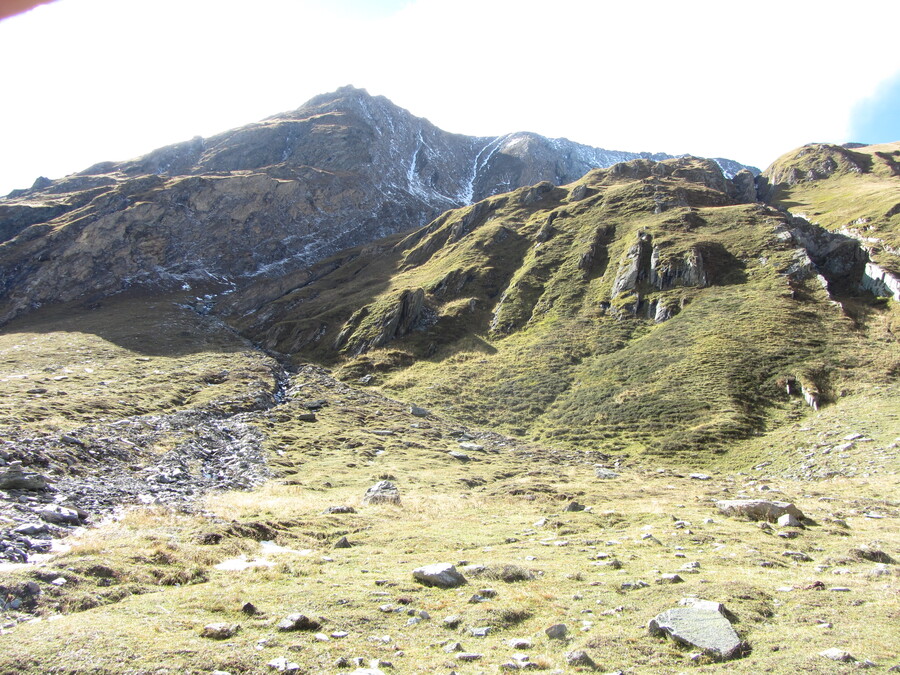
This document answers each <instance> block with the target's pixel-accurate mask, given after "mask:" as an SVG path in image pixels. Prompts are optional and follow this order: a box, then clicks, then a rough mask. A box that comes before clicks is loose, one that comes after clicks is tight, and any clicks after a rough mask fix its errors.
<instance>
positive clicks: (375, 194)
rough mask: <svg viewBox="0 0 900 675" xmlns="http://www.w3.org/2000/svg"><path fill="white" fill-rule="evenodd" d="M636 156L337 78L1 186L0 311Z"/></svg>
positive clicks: (142, 281) (316, 250)
mask: <svg viewBox="0 0 900 675" xmlns="http://www.w3.org/2000/svg"><path fill="white" fill-rule="evenodd" d="M637 157H652V158H653V159H664V158H666V157H668V155H663V154H657V155H649V154H647V153H627V152H612V151H606V150H600V149H597V148H590V147H587V146H583V145H579V144H577V143H573V142H571V141H568V140H565V139H547V138H543V137H541V136H538V135H536V134H529V133H516V134H508V135H505V136H501V137H497V138H479V137H471V136H462V135H459V134H451V133H447V132H445V131H442V130H440V129H438V128H437V127H435V126H434V125H432V124H430V123H429V122H428V121H427V120H424V119H421V118H418V117H415V116H413V115H411V114H410V113H409V112H407V111H406V110H403V109H402V108H399V107H397V106H396V105H394V104H393V103H391V102H390V101H388V100H387V99H385V98H383V97H373V96H370V95H369V94H367V93H366V92H365V91H364V90H360V89H354V88H352V87H344V88H342V89H339V90H337V91H336V92H333V93H331V94H326V95H322V96H318V97H316V98H313V99H312V100H310V101H309V102H307V103H306V104H304V105H303V106H301V107H300V108H299V109H297V110H294V111H291V112H286V113H281V114H278V115H274V116H272V117H269V118H267V119H265V120H262V121H261V122H258V123H255V124H250V125H247V126H244V127H240V128H238V129H233V130H231V131H227V132H225V133H222V134H219V135H217V136H213V137H211V138H205V139H204V138H195V139H193V140H190V141H187V142H184V143H178V144H175V145H171V146H168V147H165V148H161V149H159V150H155V151H153V152H151V153H149V154H147V155H145V156H143V157H140V158H138V159H134V160H131V161H125V162H102V163H99V164H95V165H94V166H91V167H89V168H88V169H85V170H84V171H82V172H80V173H78V174H73V175H71V176H67V177H65V178H62V179H59V180H55V181H48V180H46V179H43V180H40V179H39V180H38V181H36V182H35V184H34V185H33V186H32V187H31V188H30V189H27V190H16V191H14V192H13V193H11V194H10V195H8V196H7V197H6V198H3V199H0V323H3V322H5V321H7V320H9V319H10V318H11V317H13V316H15V315H17V314H19V313H22V312H23V311H26V310H27V309H28V308H30V307H32V306H34V305H36V304H44V303H47V302H53V301H68V300H73V299H76V298H81V297H88V298H97V297H102V296H104V295H109V294H112V293H116V292H119V291H121V290H123V289H126V288H130V287H134V286H150V287H153V288H158V287H168V288H179V287H181V286H182V285H183V284H191V285H198V284H199V285H203V286H204V287H206V288H208V289H221V288H225V287H227V286H228V284H230V283H234V282H239V281H240V280H242V279H247V278H258V277H277V276H278V275H279V273H281V272H284V271H285V270H289V269H301V268H303V267H306V266H309V265H311V264H313V263H315V262H316V261H318V260H321V259H323V258H325V257H327V256H329V255H331V254H333V253H335V252H337V251H339V250H341V249H343V248H347V247H350V246H354V245H358V244H363V243H366V242H369V241H372V240H375V239H377V238H379V237H384V236H386V235H390V234H393V233H395V232H401V231H405V230H409V229H412V228H414V227H417V226H420V225H423V224H425V223H426V222H428V221H429V220H431V219H432V218H434V217H435V216H437V215H438V214H439V213H441V212H442V211H444V210H446V209H449V208H453V207H459V206H464V205H466V204H470V203H472V202H474V201H477V200H479V199H482V198H484V197H487V196H489V195H493V194H496V193H499V192H503V191H506V190H509V189H513V188H516V187H520V186H523V185H530V184H534V183H538V182H540V181H551V182H554V183H556V184H561V183H567V182H571V181H574V180H576V179H578V178H580V177H581V176H582V175H583V174H585V173H586V172H587V171H589V170H590V169H592V168H595V167H606V166H610V165H612V164H614V163H616V162H621V161H626V160H630V159H634V158H637ZM733 168H734V167H732V169H733ZM727 170H730V169H727Z"/></svg>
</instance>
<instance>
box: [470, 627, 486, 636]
mask: <svg viewBox="0 0 900 675" xmlns="http://www.w3.org/2000/svg"><path fill="white" fill-rule="evenodd" d="M469 633H470V634H471V635H472V637H487V636H488V635H490V634H491V627H490V626H479V627H478V628H473V629H472V630H470V631H469Z"/></svg>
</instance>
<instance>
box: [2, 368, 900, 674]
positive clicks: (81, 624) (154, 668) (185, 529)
mask: <svg viewBox="0 0 900 675" xmlns="http://www.w3.org/2000/svg"><path fill="white" fill-rule="evenodd" d="M295 385H297V386H295V388H294V389H293V390H292V397H291V399H290V401H289V402H288V403H287V404H285V405H284V406H281V407H279V408H277V409H275V410H273V411H271V412H270V413H269V414H268V415H266V416H264V417H262V418H260V419H259V420H258V424H259V426H260V428H262V429H265V430H266V432H267V433H268V435H269V439H270V441H269V442H270V448H271V449H272V450H273V461H274V462H275V463H276V465H277V466H279V467H280V471H281V472H282V477H281V479H280V480H277V481H275V482H273V483H270V484H269V485H267V486H266V487H264V488H262V489H260V490H257V491H255V492H252V493H245V494H240V493H231V494H225V495H219V496H212V497H210V498H209V499H208V500H207V502H206V505H205V508H206V512H205V515H204V516H200V515H197V516H186V515H178V514H168V513H165V512H161V511H154V510H142V511H137V512H132V513H131V514H129V515H128V516H126V517H125V518H123V519H122V520H120V521H118V522H111V523H108V524H106V525H104V526H102V527H101V528H99V529H97V530H93V531H90V532H87V533H85V534H84V535H82V536H80V537H77V538H75V539H74V540H72V543H73V544H74V546H73V549H72V551H71V552H70V553H68V554H65V555H63V556H61V557H59V558H57V559H56V560H55V561H53V562H52V563H50V564H48V565H47V566H45V567H42V568H39V569H36V570H35V569H31V570H24V571H19V572H16V573H14V575H13V576H12V577H11V576H10V575H9V574H6V576H5V578H4V582H5V583H9V582H10V581H11V580H15V579H22V580H24V579H26V578H31V579H35V578H37V579H39V581H40V583H41V586H42V587H43V588H44V596H43V598H42V601H41V610H40V611H42V612H43V613H45V614H46V615H47V616H49V617H52V618H53V619H54V620H52V621H42V622H39V623H32V624H22V625H20V626H18V627H17V628H15V629H14V630H13V631H12V632H11V633H9V634H8V635H2V636H0V645H2V649H0V673H48V672H72V673H94V674H95V675H100V674H104V673H114V672H115V673H118V672H123V671H124V672H130V673H136V674H137V673H151V672H159V669H168V670H169V672H181V673H191V674H193V673H197V674H199V673H208V672H210V671H211V670H212V669H214V668H215V669H221V670H226V671H228V672H231V673H265V672H269V670H268V668H267V666H266V664H267V663H268V662H269V661H270V660H272V659H274V658H276V657H279V656H286V657H288V659H289V660H293V661H297V662H298V663H300V664H301V665H302V666H303V672H308V673H317V672H349V671H351V670H352V669H353V668H352V667H343V668H341V667H338V666H336V665H335V664H336V661H337V660H338V659H339V658H341V657H345V658H348V659H349V658H353V657H357V656H360V657H363V658H365V659H367V660H368V659H376V658H377V659H382V660H384V661H390V662H392V663H393V664H394V671H395V672H406V673H433V672H444V671H449V670H451V669H455V670H456V671H457V672H458V673H461V674H469V673H471V674H474V673H493V672H499V670H498V666H499V664H501V663H503V662H505V661H508V660H509V658H510V656H511V655H512V654H513V653H514V652H516V651H522V650H516V649H513V648H511V647H509V646H508V645H507V644H506V641H507V640H508V639H509V638H512V637H526V638H529V639H531V640H532V641H533V643H534V646H533V647H532V648H531V649H527V650H525V651H526V652H527V653H529V654H530V656H531V659H532V660H533V661H535V662H537V663H539V664H542V665H543V666H544V667H546V668H561V669H563V671H564V672H579V670H578V669H577V668H569V667H567V666H566V664H565V660H564V654H565V652H567V651H569V650H571V649H575V648H585V649H587V651H588V652H589V653H590V654H591V656H592V657H593V658H594V659H595V660H596V661H597V663H598V664H599V666H600V668H601V670H604V671H608V670H613V669H618V668H622V669H624V670H626V671H627V672H630V673H635V674H642V673H677V672H683V670H684V669H685V668H686V667H690V668H691V670H696V671H697V672H710V673H719V672H736V673H758V672H771V673H796V672H809V673H820V672H835V673H839V672H851V671H852V670H853V667H852V666H850V665H847V666H843V665H838V664H834V663H832V662H828V661H825V660H824V659H822V658H821V657H819V656H818V655H817V654H818V652H820V651H822V650H824V649H826V648H828V647H832V646H837V647H840V648H843V649H847V650H848V651H850V652H851V653H853V654H854V655H855V656H856V657H857V658H860V659H863V658H869V659H872V660H873V661H875V662H876V663H878V664H880V665H882V666H888V665H892V664H894V663H896V662H897V661H898V660H900V642H898V640H897V638H896V632H895V631H894V630H893V626H894V625H895V622H896V616H897V612H898V611H900V607H898V604H897V590H898V583H900V578H898V576H897V574H896V572H895V571H894V568H895V566H889V572H888V574H887V576H878V577H874V576H869V573H870V572H871V570H872V569H874V565H873V564H872V563H871V562H865V561H859V560H856V559H854V558H853V556H852V555H851V554H850V550H851V549H852V548H854V547H857V546H859V545H861V544H863V543H868V542H872V541H876V542H878V546H879V547H880V548H882V549H884V550H887V551H888V552H890V553H891V554H892V555H894V557H898V555H900V538H898V530H897V528H896V526H895V523H896V519H897V518H898V517H900V511H898V508H900V504H898V503H897V502H896V487H897V480H896V473H895V474H893V475H891V474H884V473H878V472H876V474H875V475H873V477H869V478H858V479H832V480H829V481H827V482H822V483H818V484H809V483H795V482H793V481H789V480H783V479H778V478H773V477H772V476H771V475H769V474H768V473H767V472H754V475H752V476H746V475H743V476H742V475H733V474H732V475H728V474H716V475H715V476H714V479H713V480H712V481H709V482H699V481H696V480H691V479H689V478H687V477H686V476H684V475H683V474H678V473H676V472H671V471H667V472H666V471H664V472H661V473H660V472H657V471H656V470H655V469H653V468H652V467H646V468H643V467H641V466H638V465H627V466H625V467H623V468H622V469H621V471H622V477H621V478H620V479H618V480H614V481H598V480H596V479H595V478H593V468H592V462H593V461H594V460H595V459H596V458H593V457H589V456H587V457H586V456H582V455H579V454H571V453H565V452H561V451H554V450H552V449H550V448H542V447H540V446H528V445H522V444H520V443H517V442H514V441H509V440H504V439H502V438H500V437H497V436H493V435H486V434H485V435H482V436H483V437H482V438H479V439H478V441H479V443H481V444H483V445H484V446H485V452H470V454H471V455H472V457H473V461H471V462H469V463H466V464H463V463H460V462H458V461H456V460H453V459H451V458H450V457H449V456H448V455H447V454H446V452H447V450H450V449H453V448H456V447H457V444H456V442H455V441H454V437H455V433H454V431H453V429H454V424H453V423H452V422H450V421H447V420H442V419H440V418H435V417H431V418H428V419H426V420H423V419H421V418H414V417H412V416H410V415H409V414H408V413H407V412H406V410H405V407H404V406H402V405H400V404H397V403H393V402H391V401H387V400H384V399H381V398H380V397H378V396H376V395H373V394H371V393H368V392H365V391H359V390H355V389H353V388H350V387H346V386H343V385H339V384H334V383H331V382H330V381H329V380H328V379H327V378H324V377H322V376H321V375H318V374H317V373H316V372H315V371H313V370H308V371H305V372H302V373H301V374H300V375H299V376H298V377H297V378H296V380H295ZM322 398H324V399H326V400H328V401H329V405H328V406H327V407H325V408H324V409H323V410H322V411H320V412H319V413H318V421H317V422H314V423H304V422H299V421H297V419H296V415H297V414H298V413H299V412H302V411H304V410H305V408H304V407H303V404H304V403H305V402H306V401H308V400H310V399H322ZM373 430H392V431H394V433H395V435H393V436H381V435H375V434H373V433H372V431H373ZM275 450H278V451H280V453H281V454H279V455H276V454H274V451H275ZM770 454H773V453H770ZM896 468H897V467H894V469H895V470H896ZM387 475H390V476H393V478H394V480H395V481H396V483H397V484H398V485H399V487H400V489H401V491H402V500H403V501H402V505H401V506H400V507H394V506H366V505H364V504H362V503H361V496H362V494H363V492H364V490H365V488H366V487H367V486H368V485H370V484H371V483H372V482H373V481H375V480H376V479H378V478H381V477H384V476H387ZM463 480H465V481H466V483H463V482H462V481H463ZM479 481H483V484H481V485H479ZM741 494H746V495H749V496H765V497H769V498H773V497H775V498H786V499H792V500H797V503H798V505H799V506H800V507H801V508H802V509H803V511H804V512H805V513H806V514H807V515H809V516H810V517H811V518H813V519H814V520H815V521H816V522H817V525H815V526H813V527H811V528H809V529H807V530H801V531H798V532H799V534H798V536H797V538H795V539H792V540H786V539H782V538H780V537H778V536H775V535H774V534H773V533H767V532H765V531H763V530H761V529H760V528H759V527H758V525H757V524H755V523H750V522H744V521H740V520H734V519H730V518H725V517H722V516H720V515H719V514H718V513H717V512H716V510H715V508H714V506H713V504H712V500H715V499H719V498H729V497H735V496H738V495H741ZM820 497H821V498H827V501H823V500H822V499H820ZM573 498H575V499H577V500H578V501H579V502H581V503H583V504H586V505H588V506H590V507H592V511H590V512H581V513H577V512H576V513H568V512H564V511H563V507H564V505H565V504H566V503H567V502H568V500H570V499H573ZM338 504H345V505H352V506H354V507H356V509H357V513H356V514H346V515H340V516H338V515H328V514H324V513H323V512H324V511H325V509H326V508H327V507H329V506H333V505H338ZM866 512H876V513H877V514H881V515H885V516H887V517H886V518H884V519H870V518H866V517H864V516H863V513H866ZM541 518H547V523H546V524H544V525H542V526H536V525H535V523H536V522H537V521H538V520H539V519H541ZM708 518H711V519H712V521H711V522H707V521H706V519H708ZM836 518H843V519H846V520H847V522H848V524H849V528H844V527H842V526H840V525H839V524H837V523H836V522H835V519H836ZM675 520H686V521H689V522H690V525H689V526H688V527H687V528H684V529H678V528H677V527H675V525H674V521H675ZM209 533H219V534H221V535H223V538H222V540H221V542H220V543H219V544H213V545H202V544H200V543H198V542H199V538H198V537H199V535H201V534H209ZM648 533H650V534H653V535H654V536H655V538H656V539H657V540H658V541H659V542H661V543H656V542H654V541H653V540H645V539H643V538H642V537H643V536H644V535H645V534H648ZM343 535H346V536H348V538H349V539H350V541H351V542H353V544H354V546H353V547H352V548H350V549H333V548H332V546H333V544H334V542H335V541H336V540H337V539H338V538H339V537H340V536H343ZM256 538H260V539H274V540H275V541H277V542H278V543H279V544H281V545H284V546H286V547H289V548H292V549H295V550H297V551H301V553H296V554H292V553H281V554H273V555H266V554H264V553H261V552H260V551H259V549H258V545H257V544H256V543H255V541H254V539H256ZM785 550H799V551H803V552H806V553H808V554H809V555H810V556H811V557H812V558H813V562H795V561H793V560H792V559H790V558H786V557H784V556H782V552H783V551H785ZM600 553H607V554H609V555H610V556H611V557H614V558H616V559H618V560H619V561H621V563H622V564H623V566H622V569H621V570H618V571H616V570H612V569H609V568H607V567H603V566H599V565H597V563H599V562H603V559H600V558H598V554H600ZM238 554H244V555H249V556H251V557H254V556H258V557H264V558H267V559H269V560H270V561H271V562H272V563H274V565H273V566H271V567H267V568H255V569H250V570H247V571H243V572H225V571H219V570H216V569H214V568H213V565H214V564H215V563H218V562H219V561H221V560H224V559H227V558H230V557H233V556H235V555H238ZM680 556H684V557H680ZM435 561H449V562H453V563H457V564H458V563H460V562H461V561H468V562H469V563H477V564H482V565H486V566H489V567H492V568H498V569H499V568H501V567H502V566H503V565H516V566H519V567H522V568H525V569H528V570H532V571H533V572H534V573H535V575H536V576H535V578H534V579H533V580H530V581H519V582H512V583H507V582H504V581H502V580H498V579H478V578H475V577H474V576H472V575H470V583H469V585H468V586H466V587H464V588H462V589H459V590H449V591H446V590H437V589H426V588H423V587H421V586H419V585H418V584H416V583H414V582H413V581H412V578H411V574H410V572H411V570H412V569H413V568H415V567H417V566H419V565H422V564H428V563H431V562H435ZM693 561H696V562H699V563H700V565H701V567H700V572H699V574H682V576H683V577H684V579H685V582H684V583H682V584H677V585H657V584H655V583H654V581H655V580H656V579H657V578H658V577H659V575H660V572H671V571H676V570H677V569H678V568H679V567H681V566H682V565H683V564H685V563H686V562H693ZM817 565H823V566H824V567H822V568H818V567H817ZM98 566H102V568H100V567H98ZM837 569H842V570H843V573H841V574H840V575H837V576H836V575H835V574H834V573H833V572H834V570H837ZM58 575H62V576H63V577H65V578H66V579H67V580H68V583H67V584H66V585H65V586H63V587H62V588H55V587H53V586H51V585H49V584H48V583H46V582H47V581H48V580H49V579H51V578H55V577H56V576H58ZM633 580H644V581H647V582H648V583H649V584H650V586H649V587H648V588H644V589H639V590H634V591H622V590H621V589H620V585H621V584H622V583H623V582H625V581H633ZM817 580H822V581H824V582H825V584H826V586H829V587H830V586H846V587H849V588H850V589H851V590H850V591H849V592H844V593H838V592H830V591H827V590H822V591H815V590H802V588H803V587H804V586H808V585H809V584H811V583H813V582H814V581H817ZM176 584H180V585H176ZM786 586H790V587H793V588H795V589H796V590H793V591H790V592H785V591H780V590H778V589H779V588H781V587H786ZM485 587H490V588H494V589H495V590H496V591H497V597H496V598H495V599H493V600H490V601H488V602H485V603H480V604H471V603H469V602H468V600H469V598H470V597H471V595H472V594H473V593H475V592H476V591H477V590H478V589H480V588H485ZM687 595H697V596H700V597H703V598H709V599H714V600H718V601H721V602H724V603H725V604H726V606H727V607H728V608H729V609H730V610H731V611H732V612H733V613H734V614H735V615H736V617H737V623H736V624H735V626H736V628H737V630H738V632H739V634H740V635H741V637H742V638H744V639H746V640H748V641H749V642H750V644H751V647H752V652H751V653H750V654H749V655H748V656H747V657H745V658H743V659H740V660H737V661H733V662H730V663H728V664H714V663H710V662H707V661H703V660H701V661H700V662H699V663H698V664H693V663H691V662H690V661H689V655H690V652H691V650H689V649H684V648H679V647H677V646H675V645H673V644H671V643H668V642H666V641H664V640H660V639H658V638H653V637H650V636H649V635H647V632H646V622H647V621H648V620H649V619H650V618H651V617H652V616H654V615H655V614H656V613H658V612H660V611H662V610H664V609H667V608H670V607H672V606H674V605H675V604H676V603H677V601H678V600H679V599H680V598H682V597H684V596H687ZM248 601H249V602H252V603H254V604H255V605H256V606H257V608H258V609H259V610H260V612H261V614H260V615H257V616H254V617H248V616H246V615H244V614H242V613H241V611H240V607H241V606H242V604H243V603H245V602H248ZM382 605H390V606H391V607H393V608H399V609H400V611H399V612H383V611H381V610H380V609H379V607H380V606H382ZM54 607H60V608H61V609H63V610H64V612H65V613H64V614H63V615H58V614H55V613H53V612H54ZM79 610H82V611H79ZM408 610H414V611H419V610H425V611H427V612H428V614H429V615H430V616H431V618H430V619H429V620H426V621H424V622H422V623H419V624H418V625H407V621H408V619H409V615H408V614H407V611H408ZM297 611H299V612H304V613H306V614H308V615H309V616H313V617H317V618H321V620H322V621H323V628H322V630H323V632H324V633H325V634H331V633H332V632H334V631H339V630H344V631H347V632H348V633H349V635H348V636H347V637H345V638H331V639H329V640H328V641H320V640H318V639H316V638H315V637H314V635H313V634H312V633H280V632H278V631H276V630H275V624H276V623H277V621H278V620H280V619H281V618H282V617H283V616H285V615H287V614H288V613H291V612H297ZM451 614H459V615H461V616H462V622H461V624H460V626H459V627H458V628H456V629H448V628H445V627H443V626H442V624H441V621H442V619H443V618H444V617H445V616H448V615H451ZM223 621H224V622H232V623H239V624H241V630H240V632H238V633H237V635H236V636H235V637H234V638H231V639H229V640H226V641H224V642H222V641H213V640H209V639H205V638H201V637H200V635H199V633H200V631H201V629H202V628H203V626H204V625H206V624H208V623H212V622H223ZM557 622H564V623H566V624H567V625H568V627H569V630H570V631H571V636H570V639H569V640H567V641H565V642H556V641H552V640H549V639H547V638H546V637H545V636H544V634H543V630H544V629H545V628H546V627H548V626H549V625H551V624H553V623H557ZM820 622H828V623H830V624H831V627H830V628H823V627H821V625H820ZM485 625H488V626H492V627H493V632H492V633H491V634H490V635H488V637H486V638H475V637H471V636H470V635H469V634H468V632H467V631H468V629H470V628H475V627H479V626H485ZM383 636H388V638H389V639H388V640H387V641H386V642H381V641H380V638H381V637H383ZM457 640H458V641H460V642H461V643H462V645H463V647H464V649H465V650H467V651H473V652H478V653H481V654H483V659H482V660H481V661H479V662H477V663H475V664H472V665H466V664H462V663H460V662H457V661H456V660H455V656H454V655H453V654H447V653H445V652H444V651H443V649H442V645H443V644H444V643H446V642H447V641H451V642H452V641H457Z"/></svg>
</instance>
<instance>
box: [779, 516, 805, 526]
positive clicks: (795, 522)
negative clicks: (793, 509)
mask: <svg viewBox="0 0 900 675" xmlns="http://www.w3.org/2000/svg"><path fill="white" fill-rule="evenodd" d="M778 527H803V523H801V522H800V520H799V519H798V518H797V517H796V516H794V514H792V513H783V514H781V515H780V516H778Z"/></svg>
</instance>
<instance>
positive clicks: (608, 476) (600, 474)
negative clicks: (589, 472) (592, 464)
mask: <svg viewBox="0 0 900 675" xmlns="http://www.w3.org/2000/svg"><path fill="white" fill-rule="evenodd" d="M596 474H597V478H599V479H600V480H612V479H613V478H618V477H619V474H617V473H616V472H615V471H613V470H612V469H603V468H599V469H597V470H596Z"/></svg>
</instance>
